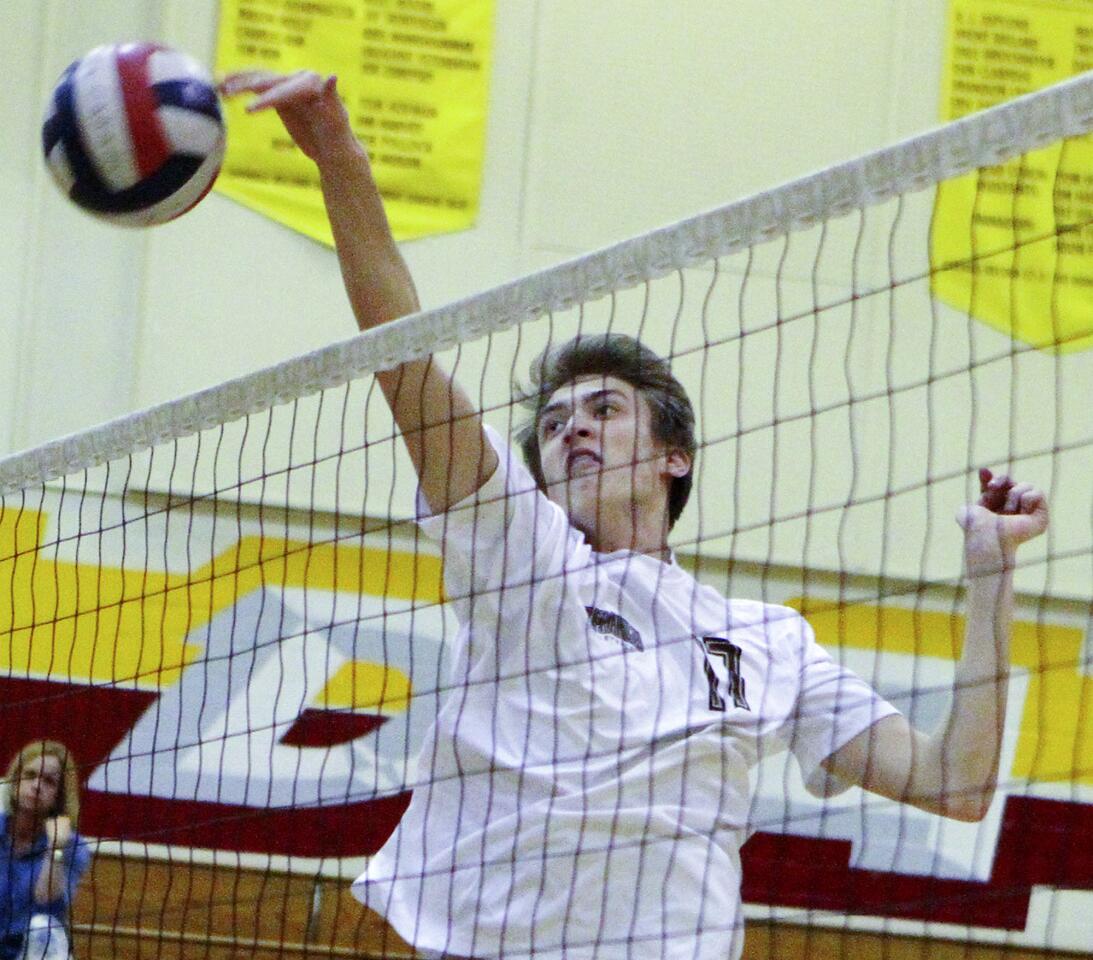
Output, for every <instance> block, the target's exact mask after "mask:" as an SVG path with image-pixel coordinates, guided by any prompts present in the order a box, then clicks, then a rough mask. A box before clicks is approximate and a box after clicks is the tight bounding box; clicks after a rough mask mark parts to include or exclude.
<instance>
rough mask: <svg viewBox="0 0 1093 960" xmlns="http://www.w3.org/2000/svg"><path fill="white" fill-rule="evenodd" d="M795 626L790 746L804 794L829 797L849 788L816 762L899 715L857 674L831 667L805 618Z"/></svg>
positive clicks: (838, 665)
mask: <svg viewBox="0 0 1093 960" xmlns="http://www.w3.org/2000/svg"><path fill="white" fill-rule="evenodd" d="M796 626H797V628H798V631H797V632H798V636H797V637H796V638H795V640H796V641H797V643H798V650H799V652H800V655H801V666H800V685H799V688H798V694H797V702H796V705H795V708H794V709H793V711H792V712H791V714H790V720H789V731H788V742H789V748H790V750H791V751H792V752H793V755H794V756H795V757H796V758H797V762H798V763H799V764H800V766H801V773H802V775H803V777H804V781H805V784H806V786H807V787H808V789H809V791H810V792H811V793H813V794H814V795H816V796H833V795H835V794H838V793H841V792H843V791H844V790H846V789H848V788H849V786H850V784H848V783H844V782H843V781H841V780H838V779H837V778H835V777H832V776H831V775H829V774H828V773H827V772H826V771H825V770H824V769H823V768H822V767H821V766H820V764H821V763H823V761H824V760H826V759H827V758H828V757H829V756H831V754H833V753H834V752H835V751H836V750H838V749H839V748H840V747H842V746H844V745H845V744H847V743H849V742H850V741H851V740H853V739H854V737H856V736H857V735H858V734H859V733H861V732H862V731H864V730H868V729H869V728H870V727H871V726H873V724H875V723H877V722H878V721H879V720H883V719H884V718H885V717H889V716H891V715H892V714H895V713H898V712H899V711H898V710H897V709H896V708H895V707H894V706H892V704H890V703H889V702H888V701H887V700H885V699H884V698H883V697H882V696H881V695H880V694H878V693H877V692H876V691H875V690H874V689H873V687H872V686H871V685H870V684H868V683H866V682H865V681H864V680H862V679H861V677H859V676H858V675H857V674H856V673H854V672H853V671H852V670H849V669H847V668H846V667H844V666H841V665H840V664H838V663H836V662H835V660H834V658H833V657H832V656H831V654H829V653H828V652H827V651H826V650H825V649H824V648H823V647H821V646H820V645H819V644H818V643H817V642H816V638H815V635H814V634H813V632H812V628H811V627H810V626H809V625H808V622H807V621H806V620H804V618H802V617H798V618H797V624H796Z"/></svg>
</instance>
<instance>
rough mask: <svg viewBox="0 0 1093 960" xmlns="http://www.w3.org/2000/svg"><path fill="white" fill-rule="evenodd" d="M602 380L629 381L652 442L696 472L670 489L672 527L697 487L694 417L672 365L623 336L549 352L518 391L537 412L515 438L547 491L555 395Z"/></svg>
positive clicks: (585, 339)
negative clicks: (646, 414)
mask: <svg viewBox="0 0 1093 960" xmlns="http://www.w3.org/2000/svg"><path fill="white" fill-rule="evenodd" d="M596 374H600V375H602V376H608V377H618V378H619V379H620V380H625V381H626V382H627V383H629V384H630V385H631V386H633V387H635V388H636V389H637V390H638V392H639V393H640V394H641V396H643V397H644V398H645V401H646V403H648V404H649V410H650V412H651V413H652V429H653V436H654V437H655V438H656V439H657V440H658V441H659V442H660V443H662V444H664V446H665V447H667V448H668V449H669V450H681V451H683V452H684V453H685V454H687V456H688V457H689V458H690V461H691V469H690V470H688V471H687V473H686V475H685V476H682V477H675V478H673V480H672V483H671V486H670V487H669V489H668V526H669V527H671V526H673V525H674V524H675V522H676V520H678V519H679V515H680V514H681V513H683V508H684V507H685V506H686V505H687V500H688V498H689V497H690V495H691V487H692V485H693V483H694V458H695V450H696V449H697V443H696V441H695V414H694V408H693V407H692V406H691V400H690V398H689V397H688V396H687V391H686V390H684V389H683V385H682V384H681V383H680V382H679V381H678V380H677V379H676V378H675V377H674V376H673V375H672V370H671V367H670V366H669V364H668V361H667V360H665V359H664V358H663V357H660V356H657V354H655V353H654V352H653V351H652V350H650V349H649V348H648V347H646V346H645V345H644V344H642V343H640V342H639V341H638V340H635V339H634V338H633V337H629V336H627V335H626V334H622V333H605V334H597V335H594V336H578V337H575V338H574V339H572V340H570V341H568V342H567V343H563V344H560V345H559V346H557V347H554V348H553V349H548V350H547V351H545V352H544V353H543V354H542V355H541V356H540V357H539V358H538V359H536V360H535V361H534V362H533V363H532V365H531V385H530V387H526V388H525V387H522V386H520V385H519V384H517V385H516V387H515V393H516V396H517V399H518V400H519V402H520V403H521V404H523V405H524V406H526V407H528V408H529V409H530V410H531V411H532V417H531V419H530V420H529V421H528V422H527V423H526V424H524V425H523V426H522V427H521V428H520V429H519V430H518V431H517V434H516V439H517V442H518V443H519V444H520V449H521V450H522V451H523V454H524V460H525V462H526V463H527V465H528V469H530V470H531V473H532V476H534V477H535V482H536V483H537V484H539V486H540V487H541V488H543V487H545V485H546V484H545V481H544V479H543V472H542V464H541V462H540V459H539V415H540V414H541V413H542V410H543V407H545V406H546V404H547V402H548V401H549V399H550V397H551V395H552V394H553V393H554V392H555V391H557V390H559V389H560V388H561V387H564V386H565V385H566V384H568V383H572V382H573V381H574V380H576V379H577V378H578V377H585V376H589V375H596Z"/></svg>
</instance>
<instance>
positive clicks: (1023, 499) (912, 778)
mask: <svg viewBox="0 0 1093 960" xmlns="http://www.w3.org/2000/svg"><path fill="white" fill-rule="evenodd" d="M980 487H981V490H982V493H981V496H980V498H979V501H978V503H976V504H974V505H970V506H967V507H965V508H963V510H962V511H961V513H960V517H959V520H960V524H961V526H962V527H963V528H964V537H965V539H964V554H965V572H966V577H967V593H966V610H965V617H966V627H965V633H964V648H963V652H962V654H961V657H960V660H959V661H958V662H957V665H956V673H955V677H954V681H953V699H952V704H951V707H950V709H949V713H948V716H947V717H946V718H945V719H944V720H943V722H942V723H941V725H940V726H939V728H938V729H937V730H936V731H935V732H934V733H933V734H930V735H927V734H924V733H922V732H920V731H917V730H915V729H914V728H912V727H911V726H910V724H909V723H908V722H907V720H906V718H904V717H902V716H899V715H895V716H890V717H887V718H885V719H884V720H881V721H879V722H878V723H876V724H874V725H873V726H872V727H871V728H870V729H869V730H866V731H864V732H863V733H861V734H859V735H858V736H857V737H855V738H854V739H853V740H851V741H850V742H849V743H847V744H846V745H845V746H843V747H842V748H841V749H839V750H837V751H836V752H835V753H833V754H832V755H831V756H830V757H828V758H827V759H826V760H825V761H824V764H823V765H824V767H825V768H826V769H827V771H828V772H829V773H832V774H834V775H835V776H837V777H838V778H839V779H840V780H842V781H843V782H848V783H853V784H858V785H860V786H862V787H864V788H865V789H866V790H870V791H872V792H874V793H878V794H881V795H882V796H885V797H889V798H891V799H894V800H901V801H904V802H906V803H910V804H913V805H914V806H917V807H922V808H923V809H925V810H930V811H932V812H934V813H940V814H942V815H944V816H948V817H954V818H956V819H958V820H970V821H974V820H981V819H982V818H983V817H984V816H985V815H986V812H987V808H988V807H989V806H990V802H991V799H992V797H993V796H994V791H995V787H996V785H997V780H998V758H999V754H1000V752H1001V748H1002V732H1003V726H1004V722H1005V716H1006V693H1007V688H1008V681H1009V643H1010V623H1011V620H1012V617H1013V569H1014V566H1015V564H1016V554H1017V548H1018V547H1019V546H1020V544H1022V543H1024V542H1025V541H1026V540H1031V539H1032V538H1034V537H1037V536H1039V535H1040V534H1041V533H1043V531H1044V530H1045V529H1046V528H1047V522H1048V508H1047V501H1046V499H1045V498H1044V495H1043V493H1041V492H1040V491H1039V490H1036V489H1034V488H1033V487H1032V486H1031V485H1030V484H1027V483H1014V482H1012V481H1011V480H1010V479H1009V478H1008V477H1004V476H1003V477H994V476H992V474H991V472H990V471H989V470H981V471H980Z"/></svg>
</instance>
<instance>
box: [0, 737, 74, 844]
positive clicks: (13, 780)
mask: <svg viewBox="0 0 1093 960" xmlns="http://www.w3.org/2000/svg"><path fill="white" fill-rule="evenodd" d="M38 757H56V758H57V759H58V760H59V761H60V763H61V789H60V790H58V791H57V803H56V804H55V805H54V808H53V809H52V810H51V811H50V812H49V815H50V816H51V817H61V816H65V817H68V818H69V819H70V820H71V821H72V825H73V827H75V825H76V821H77V820H79V817H80V781H79V778H78V777H77V776H76V759H75V757H73V756H72V751H70V750H69V749H68V747H66V746H65V745H64V744H63V743H60V742H59V741H57V740H32V741H31V742H30V743H28V744H27V745H26V746H25V747H23V749H22V750H20V751H19V752H18V753H17V754H16V755H15V756H14V757H13V758H12V761H11V763H10V764H8V772H7V776H6V777H5V779H6V781H7V785H8V796H7V801H6V803H5V806H6V807H7V812H8V813H9V814H10V813H14V812H15V791H16V789H17V784H18V783H19V779H20V777H21V776H22V773H23V767H24V765H26V764H27V763H30V761H31V760H36V759H37V758H38Z"/></svg>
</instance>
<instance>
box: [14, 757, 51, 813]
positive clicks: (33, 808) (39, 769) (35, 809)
mask: <svg viewBox="0 0 1093 960" xmlns="http://www.w3.org/2000/svg"><path fill="white" fill-rule="evenodd" d="M61 773H62V771H61V761H60V760H59V759H58V758H57V757H54V756H49V755H47V756H41V757H34V758H33V759H31V760H27V761H26V763H24V764H23V766H22V769H21V771H20V774H19V783H18V784H16V785H15V789H16V804H17V806H18V808H19V809H20V810H22V811H24V812H25V813H30V814H32V815H34V816H36V817H47V816H49V815H50V814H51V813H52V812H53V810H54V809H55V808H56V806H57V797H58V796H59V795H60V792H61Z"/></svg>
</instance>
